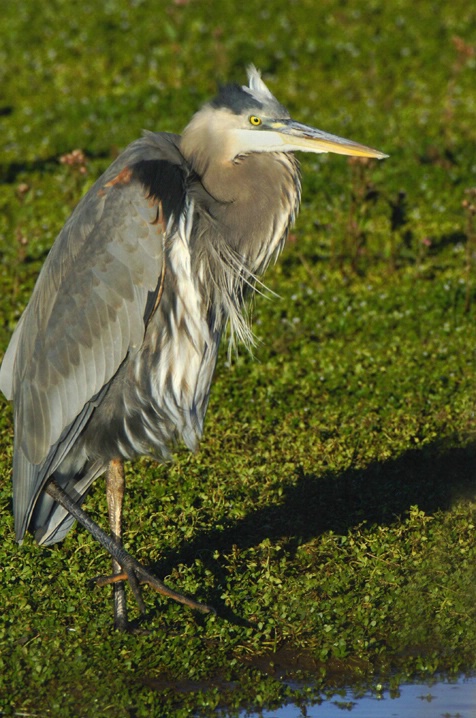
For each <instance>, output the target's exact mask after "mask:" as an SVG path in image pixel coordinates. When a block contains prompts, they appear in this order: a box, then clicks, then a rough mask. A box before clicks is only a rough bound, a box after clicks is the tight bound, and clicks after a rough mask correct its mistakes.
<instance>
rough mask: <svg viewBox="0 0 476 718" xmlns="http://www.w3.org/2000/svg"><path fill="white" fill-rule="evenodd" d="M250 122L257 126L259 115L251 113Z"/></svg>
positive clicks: (259, 122)
mask: <svg viewBox="0 0 476 718" xmlns="http://www.w3.org/2000/svg"><path fill="white" fill-rule="evenodd" d="M250 122H251V124H252V125H254V126H255V127H258V125H260V124H261V122H262V120H261V118H260V117H256V115H251V117H250Z"/></svg>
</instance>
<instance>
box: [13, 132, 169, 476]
mask: <svg viewBox="0 0 476 718" xmlns="http://www.w3.org/2000/svg"><path fill="white" fill-rule="evenodd" d="M163 139H164V136H160V135H151V134H150V133H148V134H147V136H145V137H144V138H142V139H141V140H138V141H137V142H135V143H133V144H132V145H130V146H129V148H128V149H127V150H126V151H125V152H124V153H123V154H122V155H121V156H120V157H119V158H118V160H116V162H115V163H113V165H111V167H110V168H109V170H108V171H107V172H106V173H105V174H104V175H103V176H102V177H101V178H100V179H99V180H98V182H96V184H95V185H94V186H93V187H92V188H91V189H90V190H89V192H88V194H87V195H86V196H85V197H84V198H83V200H82V201H81V202H80V203H79V205H78V206H77V208H76V210H75V211H74V212H73V214H72V215H71V217H70V219H69V220H68V222H67V223H66V224H65V226H64V228H63V230H62V232H61V233H60V235H59V236H58V238H57V240H56V242H55V244H54V246H53V248H52V250H51V252H50V254H49V256H48V258H47V260H46V262H45V265H44V267H43V269H42V271H41V273H40V276H39V279H38V282H37V285H36V287H35V290H34V292H33V295H32V298H31V300H30V303H29V305H28V307H27V308H26V310H25V312H24V315H23V317H22V319H21V326H20V327H19V330H18V332H17V333H16V335H15V336H14V341H13V340H12V345H11V350H10V349H9V350H8V351H7V355H6V361H5V368H6V370H8V371H12V372H13V377H12V379H13V381H12V386H13V399H14V402H15V430H16V437H15V441H16V444H17V448H18V449H21V451H22V452H23V453H24V455H25V457H26V458H27V460H28V461H29V462H30V463H32V464H41V462H43V461H44V460H45V458H46V457H47V455H48V452H49V451H50V449H51V447H52V446H53V445H54V444H55V443H56V442H57V441H58V440H59V438H60V436H61V435H62V433H63V432H64V430H65V429H66V428H67V427H68V426H69V425H70V424H72V423H73V422H74V420H75V418H76V417H77V416H78V415H79V414H80V413H81V411H82V409H83V407H84V406H85V404H86V403H87V402H88V401H90V400H91V399H92V398H94V397H95V396H96V395H97V394H98V393H99V392H100V390H101V389H102V388H103V387H104V386H105V385H106V384H107V383H108V382H109V381H110V380H111V378H112V377H113V376H114V375H115V373H116V372H117V370H118V368H119V367H120V365H121V363H122V362H123V361H124V359H125V357H126V356H127V354H128V353H133V352H135V351H138V349H139V348H140V346H141V344H142V340H143V337H144V331H145V319H144V315H145V311H146V305H147V302H148V300H149V301H150V297H151V295H152V296H153V294H154V293H157V292H158V291H159V288H160V287H159V284H160V278H161V277H162V270H163V261H164V253H163V243H164V239H165V222H164V221H163V220H162V221H159V220H160V218H163V210H162V206H161V200H160V198H159V197H156V196H152V193H151V191H150V188H148V187H147V186H146V185H145V184H144V182H143V180H142V178H141V177H140V173H135V171H134V167H136V166H138V165H139V166H140V164H141V162H143V161H144V158H145V159H147V160H148V161H149V160H151V159H152V160H154V159H155V160H157V161H159V162H161V163H164V162H165V163H166V164H169V162H170V158H171V157H173V136H168V137H167V136H166V151H165V154H166V155H167V154H168V155H169V156H168V157H167V160H166V161H164V159H163V155H164V151H163V147H161V143H160V142H159V140H162V144H163ZM177 154H178V153H177ZM177 164H178V162H177ZM176 171H180V169H179V168H178V167H177V168H176ZM166 219H167V220H168V219H170V218H166ZM9 352H10V354H9ZM8 380H9V377H7V379H6V380H5V376H4V377H2V386H6V387H7V389H8Z"/></svg>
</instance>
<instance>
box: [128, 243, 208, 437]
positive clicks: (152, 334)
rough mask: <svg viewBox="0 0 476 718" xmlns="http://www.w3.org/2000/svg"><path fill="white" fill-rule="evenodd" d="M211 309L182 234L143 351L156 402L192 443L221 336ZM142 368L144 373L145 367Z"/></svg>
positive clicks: (168, 259)
mask: <svg viewBox="0 0 476 718" xmlns="http://www.w3.org/2000/svg"><path fill="white" fill-rule="evenodd" d="M208 314H209V310H208V304H207V300H206V297H205V295H204V292H203V288H202V286H201V283H200V281H199V278H198V277H197V276H196V275H195V273H194V272H192V263H191V254H190V249H189V245H188V243H186V242H184V241H182V239H181V238H180V237H177V238H176V240H175V241H174V242H173V243H171V246H170V248H169V250H168V254H167V257H166V270H165V279H164V288H163V293H162V297H161V300H160V303H159V305H158V307H157V310H156V311H155V313H154V315H153V317H152V318H151V321H150V323H149V326H148V329H147V332H146V337H145V342H144V345H145V347H146V352H142V354H143V356H144V355H145V356H147V357H148V359H147V361H148V362H149V366H148V370H149V377H148V379H147V385H148V387H149V390H150V399H151V402H152V405H153V406H154V408H155V410H156V411H157V414H158V416H163V417H164V419H165V420H166V421H167V422H170V426H171V428H172V427H173V431H174V432H175V433H176V435H177V436H178V438H180V439H182V440H183V441H184V442H185V444H186V445H187V446H189V448H191V449H194V448H196V445H197V441H198V439H199V438H200V436H201V434H202V431H203V422H204V419H205V413H206V408H207V404H208V398H209V393H210V384H211V381H212V378H213V372H214V369H215V364H216V356H217V352H218V345H219V341H220V333H219V332H217V331H216V330H214V328H213V327H212V326H210V321H209V316H208ZM140 372H141V374H142V376H143V372H144V367H142V368H140Z"/></svg>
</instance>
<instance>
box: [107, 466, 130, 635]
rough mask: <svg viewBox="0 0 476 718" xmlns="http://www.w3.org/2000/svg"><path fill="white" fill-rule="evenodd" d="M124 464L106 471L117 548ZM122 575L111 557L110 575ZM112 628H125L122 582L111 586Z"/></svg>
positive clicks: (108, 507) (111, 526) (112, 528)
mask: <svg viewBox="0 0 476 718" xmlns="http://www.w3.org/2000/svg"><path fill="white" fill-rule="evenodd" d="M125 487H126V483H125V479H124V462H123V461H122V459H115V460H113V461H110V462H109V465H108V467H107V471H106V496H107V509H108V513H109V526H110V528H111V534H112V537H113V538H114V540H115V541H116V543H117V544H118V546H122V504H123V500H124V492H125ZM121 573H123V571H122V567H121V565H120V564H119V563H118V562H117V560H116V559H115V558H114V556H113V557H112V574H113V576H117V575H118V574H121ZM112 590H113V596H114V626H115V628H118V629H119V630H121V631H124V630H125V629H126V628H127V604H126V592H125V588H124V582H123V581H117V582H114V584H113V588H112Z"/></svg>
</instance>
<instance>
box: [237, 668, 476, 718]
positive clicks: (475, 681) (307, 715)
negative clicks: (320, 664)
mask: <svg viewBox="0 0 476 718" xmlns="http://www.w3.org/2000/svg"><path fill="white" fill-rule="evenodd" d="M344 714H348V715H350V716H351V718H475V716H476V676H473V677H472V678H460V679H459V680H457V681H454V682H447V681H445V682H441V683H433V684H413V685H403V686H401V687H400V696H399V697H398V698H391V697H390V695H389V693H388V692H387V691H383V692H382V693H381V694H379V695H378V696H377V695H375V694H373V695H366V696H363V697H359V698H355V697H354V696H353V694H352V693H351V692H350V691H349V693H347V694H346V695H345V696H341V695H338V696H334V697H333V698H331V699H330V700H328V701H324V702H323V703H321V704H320V705H314V706H308V707H307V708H306V709H305V712H303V711H302V710H301V708H298V707H297V706H295V705H288V706H284V707H283V708H280V709H279V710H277V711H276V710H274V711H263V712H262V713H247V714H243V715H244V716H245V715H246V718H338V717H339V716H343V715H344Z"/></svg>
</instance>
